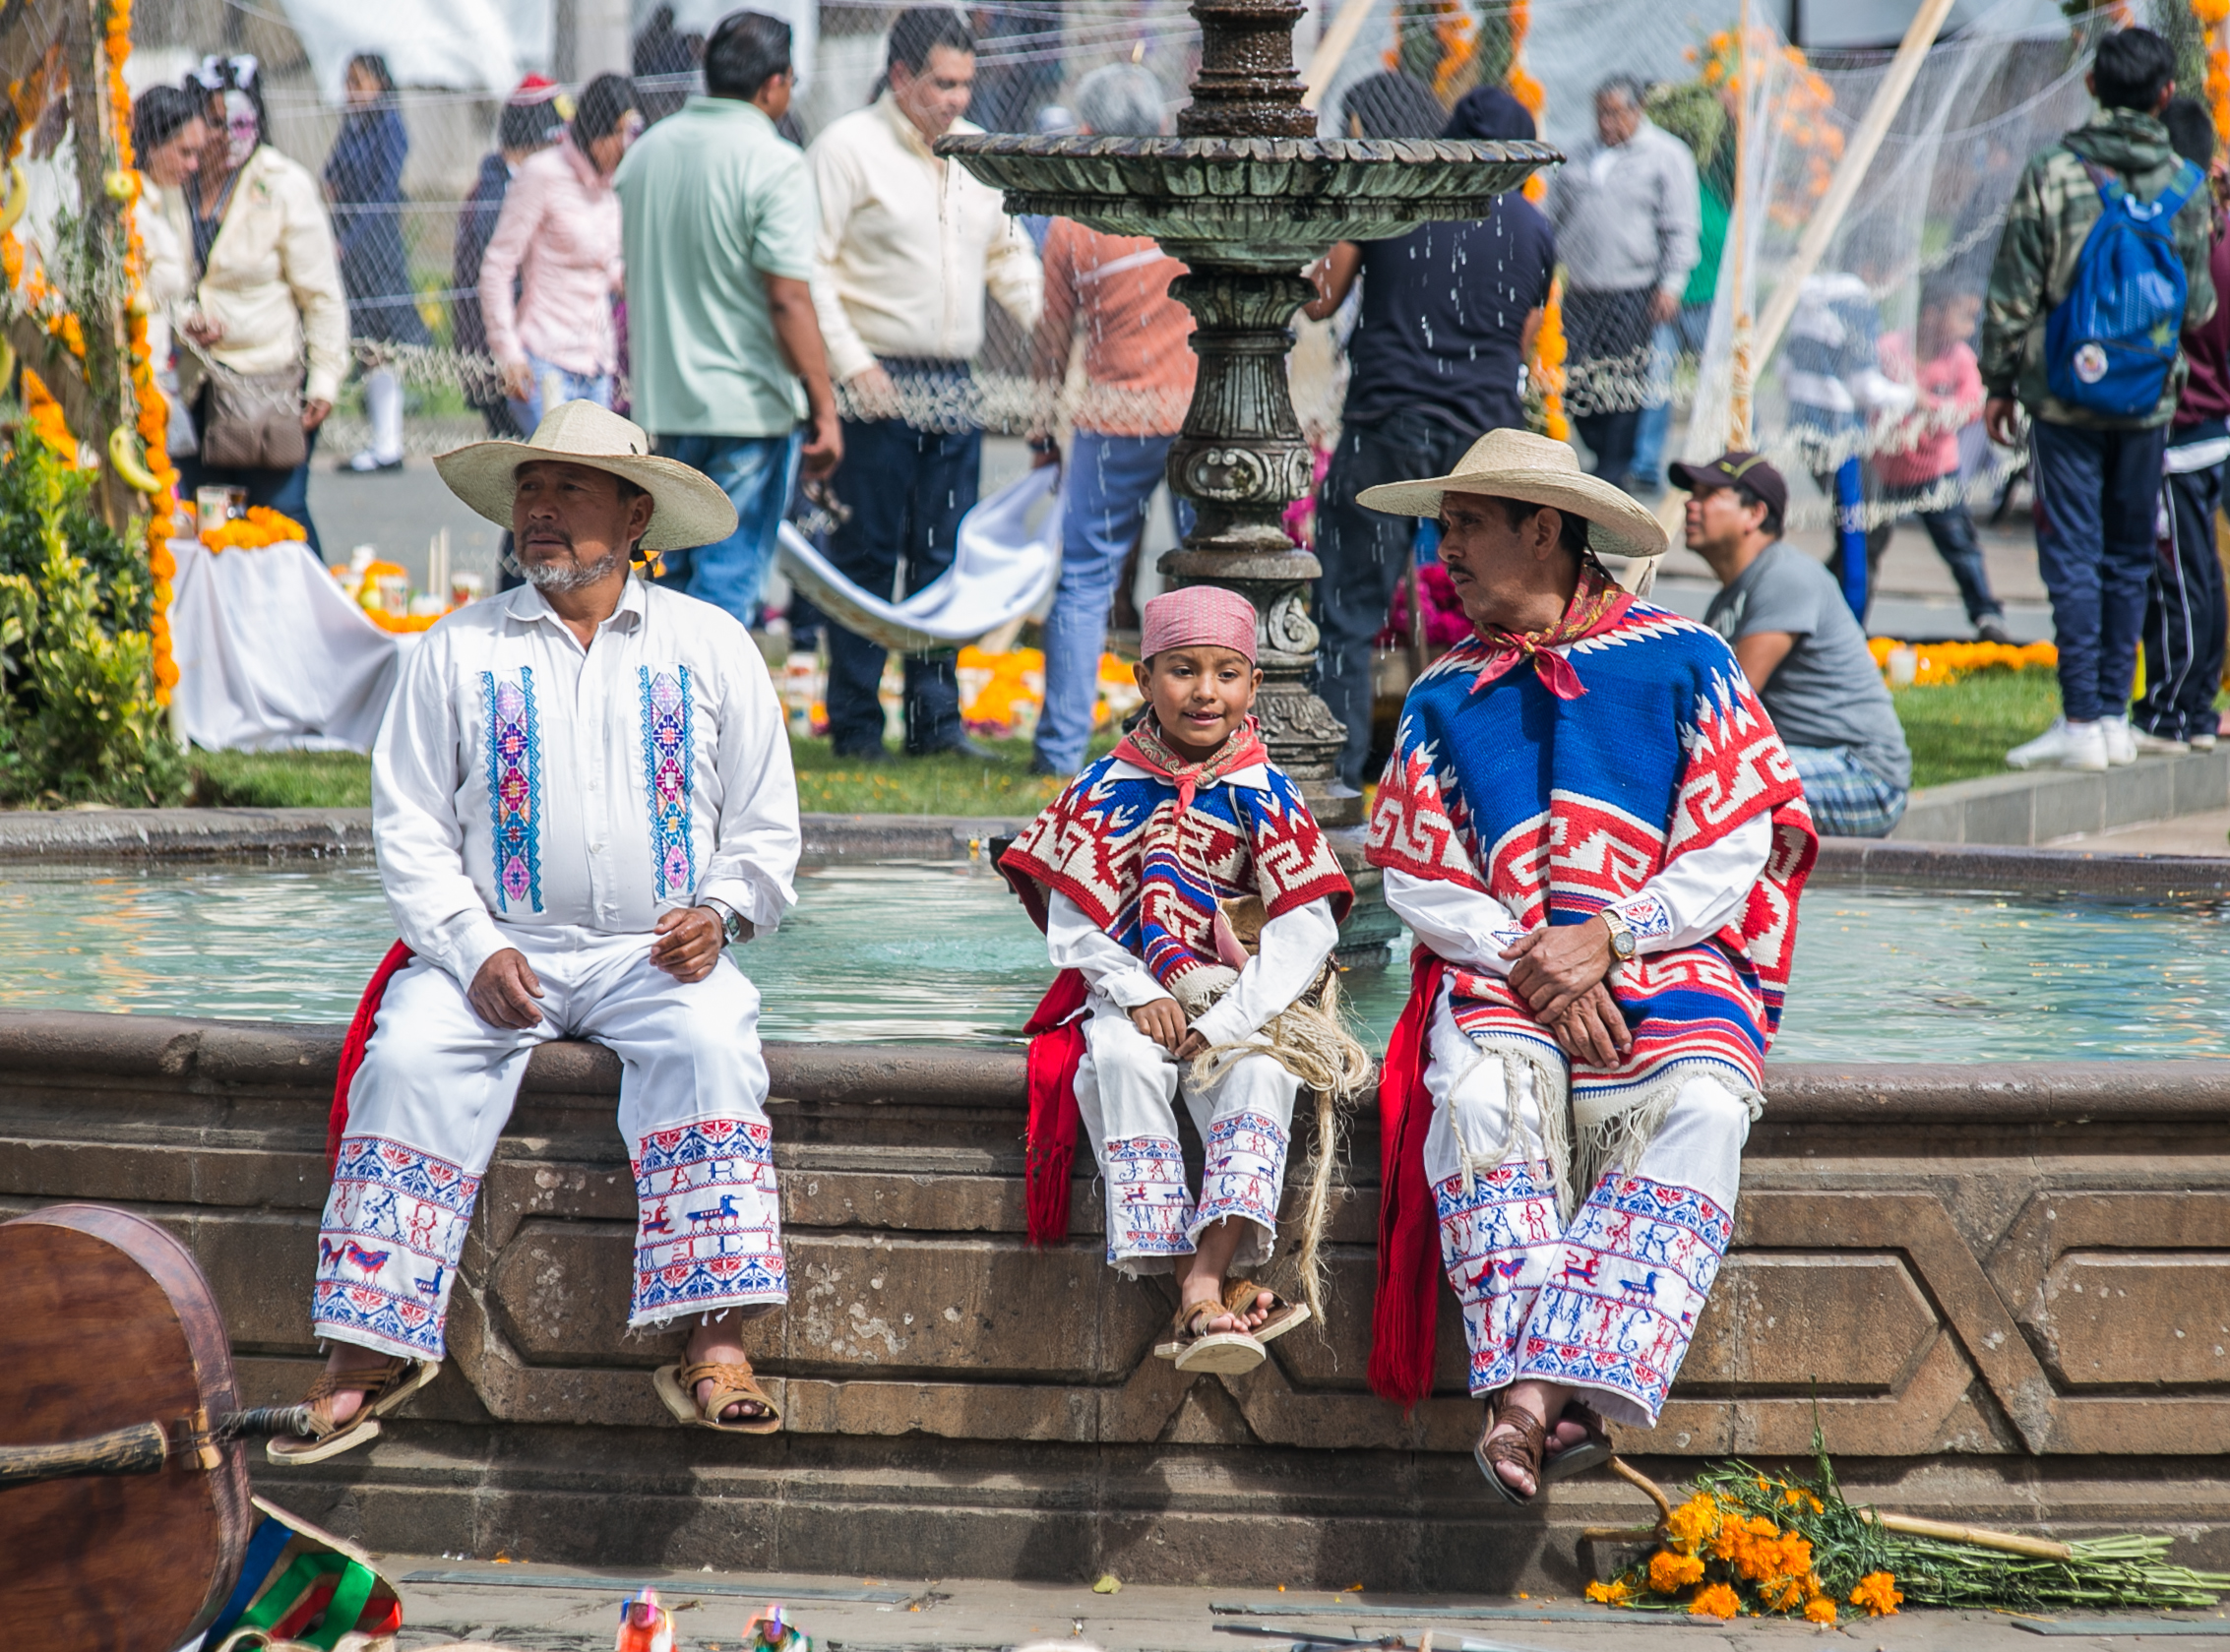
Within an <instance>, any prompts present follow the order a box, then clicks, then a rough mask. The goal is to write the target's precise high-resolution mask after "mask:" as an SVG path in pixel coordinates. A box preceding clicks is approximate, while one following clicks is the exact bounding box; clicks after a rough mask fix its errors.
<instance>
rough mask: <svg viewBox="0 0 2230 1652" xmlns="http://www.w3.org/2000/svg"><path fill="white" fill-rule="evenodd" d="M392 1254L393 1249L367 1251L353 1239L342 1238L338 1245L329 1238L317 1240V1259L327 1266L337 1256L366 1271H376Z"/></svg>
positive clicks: (385, 1263) (383, 1265) (384, 1264)
mask: <svg viewBox="0 0 2230 1652" xmlns="http://www.w3.org/2000/svg"><path fill="white" fill-rule="evenodd" d="M394 1254H395V1253H394V1252H393V1251H367V1250H365V1249H364V1248H363V1247H362V1246H361V1245H359V1244H357V1243H356V1242H355V1241H354V1240H353V1239H344V1240H342V1241H341V1243H340V1244H338V1245H337V1244H335V1243H334V1242H333V1241H332V1240H330V1239H321V1240H319V1241H318V1260H319V1261H320V1262H322V1263H324V1264H326V1265H327V1266H329V1267H330V1266H331V1265H332V1264H333V1262H334V1260H335V1258H337V1257H338V1258H339V1259H341V1260H342V1261H345V1262H348V1263H351V1264H352V1265H354V1266H356V1267H360V1268H362V1269H363V1270H364V1271H365V1272H366V1273H377V1272H379V1270H380V1269H381V1268H383V1267H385V1266H386V1265H387V1259H388V1257H390V1256H392V1255H394Z"/></svg>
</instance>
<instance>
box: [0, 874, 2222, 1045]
mask: <svg viewBox="0 0 2230 1652" xmlns="http://www.w3.org/2000/svg"><path fill="white" fill-rule="evenodd" d="M798 894H799V905H798V907H797V909H796V911H795V912H794V913H793V914H792V916H791V918H790V920H789V921H788V922H787V923H786V924H784V925H783V927H782V930H781V932H780V934H778V935H777V936H774V937H773V938H771V939H770V940H767V941H765V942H758V943H754V944H752V945H751V946H749V947H747V948H743V950H742V951H741V952H739V953H738V954H737V956H738V960H739V961H740V962H741V963H742V964H743V965H744V967H745V968H746V969H747V970H748V971H749V972H750V973H751V975H752V977H753V979H754V980H756V981H757V982H758V983H759V986H760V988H761V990H762V992H763V993H764V994H765V997H766V1010H765V1018H764V1021H763V1028H764V1031H765V1032H766V1034H767V1036H768V1037H770V1038H775V1039H794V1040H837V1041H847V1042H850V1041H862V1040H884V1041H895V1042H906V1043H913V1042H925V1041H938V1042H956V1041H957V1042H964V1043H1012V1042H1013V1041H1014V1040H1015V1039H1016V1038H1017V1037H1018V1035H1019V1029H1020V1028H1021V1026H1022V1022H1023V1020H1024V1019H1025V1018H1026V1017H1027V1015H1028V1013H1029V1010H1030V1009H1031V1007H1032V1006H1033V1005H1034V1004H1035V1003H1036V1000H1037V995H1038V994H1039V993H1040V992H1042V991H1043V990H1044V987H1045V985H1046V981H1047V978H1048V971H1047V965H1046V962H1045V951H1044V948H1043V945H1042V943H1041V942H1040V941H1039V940H1038V938H1037V934H1036V932H1035V931H1034V930H1032V929H1031V928H1030V926H1029V923H1028V920H1027V919H1025V918H1024V917H1023V916H1022V910H1021V908H1020V906H1019V905H1018V904H1017V903H1016V901H1015V899H1014V897H1013V896H1012V895H1011V894H1010V893H1009V892H1008V891H1007V888H1006V886H1005V885H1004V884H1003V883H1002V882H1001V881H1000V880H999V879H998V878H997V877H996V876H995V875H994V874H993V873H992V872H991V871H990V870H989V869H988V868H987V867H985V866H982V865H981V864H969V863H966V862H958V863H955V862H939V863H927V862H882V863H866V864H863V863H858V862H846V863H840V864H835V865H828V866H822V867H817V868H812V869H809V870H807V871H806V872H804V873H803V874H801V876H800V877H799V880H798ZM2226 925H2230V903H2225V902H2223V901H2221V900H2219V899H2214V898H2200V899H2187V898H2175V897H2152V896H2148V897H2122V896H2106V895H2062V894H2051V893H2039V892H2035V891H2024V892H2017V893H2015V892H1997V893H1994V892H1987V891H1985V892H1957V891H1947V890H1943V889H1930V890H1928V891H1926V892H1921V891H1918V890H1898V889H1883V888H1880V887H1866V888H1859V887H1852V886H1849V885H1841V886H1838V885H1836V884H1834V883H1832V882H1828V881H1826V880H1815V881H1814V883H1813V885H1812V886H1811V887H1810V889H1809V890H1808V891H1807V893H1806V895H1805V899H1804V907H1803V913H1802V918H1801V921H1800V925H1799V929H1798V939H1797V956H1796V974H1795V980H1794V984H1793V985H1792V987H1791V989H1790V993H1789V1005H1790V1008H1789V1012H1788V1016H1787V1020H1786V1022H1785V1024H1784V1025H1783V1028H1782V1036H1781V1039H1780V1041H1779V1043H1778V1044H1776V1045H1775V1047H1774V1055H1775V1056H1776V1057H1777V1058H1778V1059H1781V1060H1787V1061H1826V1062H1910V1061H1936V1062H1941V1061H1971V1062H1996V1061H2044V1060H2066V1059H2070V1058H2090V1057H2116V1058H2129V1057H2146V1058H2153V1059H2160V1058H2176V1057H2187V1058H2188V1057H2211V1056H2216V1055H2219V1054H2223V1053H2225V1052H2230V947H2225V946H2224V944H2223V942H2224V930H2225V926H2226ZM393 933H394V932H393V927H392V924H391V922H390V919H389V917H388V911H387V903H386V901H385V899H384V898H383V897H382V895H381V893H380V887H379V880H378V875H377V873H376V872H375V871H374V869H373V868H372V867H371V866H370V865H369V864H367V863H361V862H357V863H328V864H323V865H313V866H307V867H305V866H302V865H300V864H299V863H296V864H295V865H291V866H279V867H270V866H253V867H249V866H227V865H217V866H211V865H195V866H170V867H160V866H157V867H154V868H140V867H136V868H133V869H131V870H129V871H113V872H89V871H88V870H87V869H86V868H84V867H82V866H78V867H48V868H37V867H31V866H17V867H11V868H10V871H9V877H8V880H7V882H6V884H5V886H4V887H0V956H4V957H6V958H7V959H8V960H9V968H8V970H7V971H6V973H5V975H4V976H0V1009H10V1010H39V1009H49V1010H139V1011H145V1012H151V1013H162V1014H174V1015H211V1016H221V1017H231V1018H242V1019H268V1020H287V1021H326V1022H331V1021H341V1020H345V1019H346V1018H347V1016H348V1014H349V1012H350V1010H353V1009H354V1007H355V1002H356V995H357V993H358V991H359V990H360V989H361V988H362V985H363V982H364V978H365V976H366V975H367V974H369V973H370V970H371V967H372V965H373V964H374V963H375V962H376V961H377V960H378V958H379V955H380V953H381V952H382V951H383V950H385V949H386V947H387V945H388V942H389V940H390V939H391V938H392V936H393ZM1346 979H1347V987H1348V994H1349V999H1350V1002H1351V1005H1352V1007H1353V1009H1354V1010H1355V1013H1356V1015H1357V1017H1358V1018H1359V1019H1360V1020H1362V1021H1363V1022H1364V1023H1365V1024H1366V1025H1367V1026H1368V1027H1369V1029H1370V1035H1369V1036H1370V1038H1372V1039H1374V1040H1376V1041H1378V1042H1380V1043H1383V1041H1384V1038H1385V1035H1386V1032H1387V1029H1388V1028H1389V1027H1391V1025H1392V1024H1393V1021H1394V1016H1395V1015H1396V1014H1397V1013H1398V1012H1399V1010H1400V1001H1401V997H1402V994H1403V993H1404V991H1405V990H1406V987H1407V975H1406V971H1404V970H1402V969H1401V968H1399V967H1394V968H1388V969H1383V970H1380V969H1358V970H1353V971H1351V972H1350V973H1349V974H1348V976H1347V978H1346Z"/></svg>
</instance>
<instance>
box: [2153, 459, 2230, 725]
mask: <svg viewBox="0 0 2230 1652" xmlns="http://www.w3.org/2000/svg"><path fill="white" fill-rule="evenodd" d="M2224 433H2225V431H2224V425H2223V421H2222V420H2220V419H2213V420H2210V421H2208V422H2207V423H2205V424H2200V425H2194V426H2193V427H2192V428H2190V429H2189V430H2179V431H2177V432H2176V433H2175V436H2174V438H2173V439H2172V440H2171V441H2170V442H2169V444H2168V462H2169V463H2170V464H2174V463H2175V462H2176V450H2177V449H2178V448H2180V447H2189V446H2193V445H2196V444H2197V443H2199V442H2202V441H2214V442H2219V441H2221V440H2222V437H2223V435H2224ZM2222 470H2223V467H2222V465H2221V463H2220V462H2217V463H2214V464H2210V465H2206V466H2204V467H2202V468H2200V469H2197V470H2183V471H2177V470H2171V471H2169V473H2168V534H2167V537H2165V538H2164V539H2162V540H2161V541H2160V544H2159V547H2158V549H2157V550H2156V551H2155V553H2154V556H2153V566H2152V583H2151V585H2150V587H2149V588H2148V590H2147V592H2146V596H2145V608H2144V696H2143V698H2142V699H2140V700H2139V701H2138V702H2137V706H2136V708H2135V709H2134V710H2133V711H2132V712H2131V713H2130V717H2131V720H2132V721H2133V722H2135V723H2136V724H2137V726H2138V727H2139V728H2142V729H2146V730H2148V731H2150V732H2151V733H2153V734H2157V735H2159V736H2160V737H2161V738H2162V739H2164V740H2188V739H2190V738H2191V737H2192V736H2193V735H2195V734H2212V733H2213V732H2214V731H2215V722H2216V716H2215V710H2214V696H2215V692H2216V691H2217V690H2218V689H2219V688H2220V687H2221V686H2222V650H2223V633H2224V628H2225V616H2224V609H2223V589H2222V559H2221V557H2220V556H2218V555H2217V554H2216V552H2215V548H2214V513H2215V511H2216V510H2217V509H2218V508H2219V507H2220V505H2221V504H2222Z"/></svg>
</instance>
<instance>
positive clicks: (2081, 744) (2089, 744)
mask: <svg viewBox="0 0 2230 1652" xmlns="http://www.w3.org/2000/svg"><path fill="white" fill-rule="evenodd" d="M2006 766H2007V767H2009V768H2079V769H2082V770H2084V771H2085V772H2087V773H2092V774H2101V773H2104V772H2105V770H2106V734H2105V731H2104V730H2102V729H2101V728H2100V727H2099V726H2098V724H2097V723H2095V722H2089V723H2072V722H2070V721H2068V719H2067V718H2065V717H2055V718H2053V719H2052V726H2051V727H2050V728H2048V729H2046V730H2045V731H2044V732H2043V733H2042V734H2040V735H2038V736H2037V737H2036V738H2035V739H2034V740H2031V741H2029V742H2028V743H2027V744H2026V745H2022V746H2015V747H2014V748H2013V750H2012V751H2010V752H2008V753H2007V754H2006Z"/></svg>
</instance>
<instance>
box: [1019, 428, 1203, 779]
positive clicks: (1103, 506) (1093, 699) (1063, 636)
mask: <svg viewBox="0 0 2230 1652" xmlns="http://www.w3.org/2000/svg"><path fill="white" fill-rule="evenodd" d="M1175 440H1176V438H1175V437H1174V436H1103V435H1101V434H1100V433H1099V432H1098V431H1096V430H1080V431H1078V432H1077V434H1076V441H1075V443H1074V444H1073V445H1072V447H1071V448H1070V450H1069V466H1068V471H1067V473H1066V475H1065V476H1064V477H1063V478H1062V481H1063V485H1064V486H1065V487H1066V488H1067V490H1068V491H1067V493H1066V494H1065V495H1064V496H1063V505H1062V511H1061V581H1060V583H1059V584H1057V585H1055V586H1054V587H1053V608H1052V611H1051V612H1050V613H1048V614H1047V615H1046V616H1045V714H1044V715H1043V716H1042V717H1040V718H1039V719H1038V724H1037V756H1038V758H1039V760H1040V762H1041V763H1042V765H1044V766H1046V767H1049V768H1052V769H1054V770H1056V771H1057V772H1059V773H1062V774H1074V773H1075V772H1076V771H1077V770H1078V769H1079V768H1080V767H1082V766H1083V765H1084V750H1085V748H1086V747H1088V746H1089V745H1090V744H1091V710H1092V706H1093V705H1094V704H1096V703H1097V702H1098V699H1099V654H1100V650H1101V649H1102V648H1104V647H1105V646H1106V645H1107V608H1108V604H1109V603H1110V602H1111V601H1113V600H1114V595H1115V581H1117V580H1118V579H1120V578H1121V577H1122V573H1123V564H1124V562H1125V561H1126V560H1127V559H1128V558H1129V556H1130V554H1131V547H1132V546H1133V545H1135V544H1137V543H1138V542H1139V535H1140V533H1141V532H1143V531H1144V530H1145V527H1146V507H1147V506H1148V505H1150V504H1151V503H1152V502H1153V490H1154V488H1155V487H1156V486H1158V485H1159V484H1160V481H1161V474H1162V468H1163V466H1164V465H1165V464H1166V463H1167V462H1168V459H1169V444H1170V443H1172V442H1174V441H1175ZM1175 503H1176V507H1177V531H1178V532H1179V533H1180V534H1183V533H1190V532H1191V531H1192V529H1193V507H1192V502H1191V501H1190V500H1185V499H1178V500H1176V501H1175Z"/></svg>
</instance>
